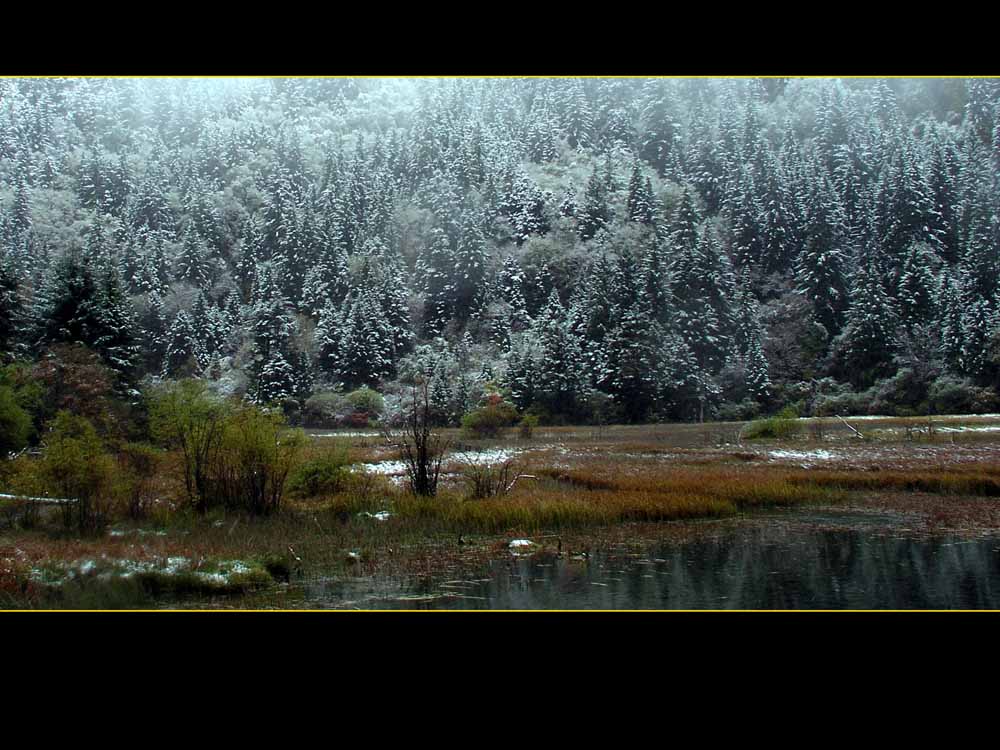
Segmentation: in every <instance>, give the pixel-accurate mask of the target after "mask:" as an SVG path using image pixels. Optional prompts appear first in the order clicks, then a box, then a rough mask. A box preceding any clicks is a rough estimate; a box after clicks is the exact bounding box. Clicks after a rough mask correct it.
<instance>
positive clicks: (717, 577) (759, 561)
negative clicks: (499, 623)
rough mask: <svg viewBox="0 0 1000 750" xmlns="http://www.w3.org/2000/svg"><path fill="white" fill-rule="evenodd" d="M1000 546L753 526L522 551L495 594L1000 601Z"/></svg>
mask: <svg viewBox="0 0 1000 750" xmlns="http://www.w3.org/2000/svg"><path fill="white" fill-rule="evenodd" d="M997 546H998V543H997V540H995V539H987V540H975V541H972V542H958V543H956V542H955V541H954V540H948V539H903V538H893V537H887V536H876V535H873V534H870V533H866V532H862V531H841V530H827V531H807V530H796V529H794V528H793V529H788V528H781V527H778V528H764V527H746V528H742V529H738V530H736V531H734V532H732V533H727V534H725V535H722V536H719V537H716V538H707V539H703V540H700V541H697V542H692V543H688V544H684V545H665V546H662V547H659V548H655V549H652V550H651V551H650V554H649V556H648V560H649V561H652V560H653V559H655V558H662V559H663V561H664V562H662V563H655V564H636V563H635V562H631V563H617V562H614V561H610V560H608V559H607V558H604V557H603V556H601V555H599V554H595V555H594V556H593V557H592V558H591V560H590V561H589V563H587V562H580V561H569V560H566V559H565V558H561V559H555V558H554V559H552V560H548V561H546V562H548V563H549V564H551V567H540V566H538V565H533V564H532V563H531V561H529V560H528V559H520V560H517V561H515V563H514V564H513V566H512V567H511V571H513V572H515V573H518V574H520V576H521V577H520V578H519V579H513V578H510V577H509V576H508V575H507V574H506V573H507V571H505V570H502V569H499V568H496V569H495V573H496V574H497V575H496V576H495V580H494V581H493V582H492V583H491V584H490V585H489V589H490V591H489V596H490V598H491V599H492V604H493V606H499V607H504V608H524V609H530V608H561V609H576V608H581V609H590V608H606V609H616V608H618V609H621V608H625V609H647V608H684V609H707V608H719V609H724V608H744V609H785V608H796V609H826V608H829V609H841V608H851V609H914V608H916V609H936V608H942V609H949V608H967V609H991V608H996V607H997V606H998V605H1000V555H998V554H997V553H996V552H995V551H994V548H995V547H997ZM602 565H603V567H602ZM615 578H619V579H622V580H620V581H616V580H613V579H615ZM539 579H541V581H539ZM595 583H605V584H607V585H606V586H595V585H594V584H595Z"/></svg>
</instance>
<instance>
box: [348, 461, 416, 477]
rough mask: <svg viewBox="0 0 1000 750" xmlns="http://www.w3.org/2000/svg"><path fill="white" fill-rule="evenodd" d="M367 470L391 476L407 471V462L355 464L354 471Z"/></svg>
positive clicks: (371, 472)
mask: <svg viewBox="0 0 1000 750" xmlns="http://www.w3.org/2000/svg"><path fill="white" fill-rule="evenodd" d="M359 468H360V469H361V470H363V471H367V472H368V473H370V474H386V475H389V476H392V475H395V474H405V473H406V463H405V462H404V461H379V462H378V463H376V464H354V466H352V467H351V469H352V470H353V471H357V470H358V469H359Z"/></svg>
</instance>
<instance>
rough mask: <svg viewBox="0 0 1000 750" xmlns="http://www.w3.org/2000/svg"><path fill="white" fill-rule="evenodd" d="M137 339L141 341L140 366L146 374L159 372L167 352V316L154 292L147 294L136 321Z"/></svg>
mask: <svg viewBox="0 0 1000 750" xmlns="http://www.w3.org/2000/svg"><path fill="white" fill-rule="evenodd" d="M137 325H138V331H139V338H140V339H141V340H142V349H141V356H142V365H143V368H144V369H145V371H146V372H159V371H161V369H162V368H163V356H164V354H166V351H167V328H168V326H167V316H166V312H165V311H164V309H163V298H162V297H160V295H159V294H157V293H156V292H155V291H152V292H150V293H149V295H148V296H147V299H146V305H145V308H144V309H143V311H142V314H141V315H140V317H139V319H138V321H137Z"/></svg>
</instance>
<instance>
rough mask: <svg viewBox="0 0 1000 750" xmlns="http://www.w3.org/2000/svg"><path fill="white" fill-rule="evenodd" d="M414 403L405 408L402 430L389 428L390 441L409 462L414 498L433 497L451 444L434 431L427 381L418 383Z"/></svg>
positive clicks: (387, 439)
mask: <svg viewBox="0 0 1000 750" xmlns="http://www.w3.org/2000/svg"><path fill="white" fill-rule="evenodd" d="M411 396H412V398H411V400H410V402H409V403H406V404H404V406H403V416H404V419H403V426H402V428H401V429H395V430H393V429H390V428H389V427H385V428H383V430H382V435H383V437H384V438H385V440H386V442H387V443H388V444H389V445H391V446H392V447H393V448H396V449H398V450H399V452H400V454H401V456H402V459H403V461H404V462H405V463H406V473H407V475H408V478H409V481H410V489H411V490H412V491H413V494H414V495H421V496H425V497H429V496H432V495H435V494H437V485H438V478H439V477H440V476H441V463H442V461H443V460H444V454H445V452H446V451H447V450H448V448H449V447H450V445H451V442H450V441H449V440H447V439H446V438H444V437H443V436H442V435H440V434H438V433H435V432H432V431H431V421H432V420H431V404H430V388H429V387H428V384H427V381H426V380H422V381H421V382H419V383H415V384H414V385H413V387H412V389H411Z"/></svg>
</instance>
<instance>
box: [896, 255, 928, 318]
mask: <svg viewBox="0 0 1000 750" xmlns="http://www.w3.org/2000/svg"><path fill="white" fill-rule="evenodd" d="M936 260H937V256H936V255H935V254H934V252H933V251H932V250H930V249H929V248H928V247H927V246H926V245H922V244H920V243H917V242H915V243H913V244H912V245H911V246H910V252H909V253H908V254H907V256H906V260H904V261H903V267H902V272H901V273H900V276H899V284H898V285H897V291H896V295H895V296H896V299H897V300H899V314H900V322H901V323H902V325H903V327H904V328H905V329H906V331H907V332H908V333H912V332H913V329H914V328H915V327H916V326H921V325H924V324H926V323H928V322H930V321H932V320H934V319H935V318H936V317H937V310H936V309H935V308H936V299H935V294H934V292H935V283H934V272H933V268H934V265H935V261H936Z"/></svg>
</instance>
